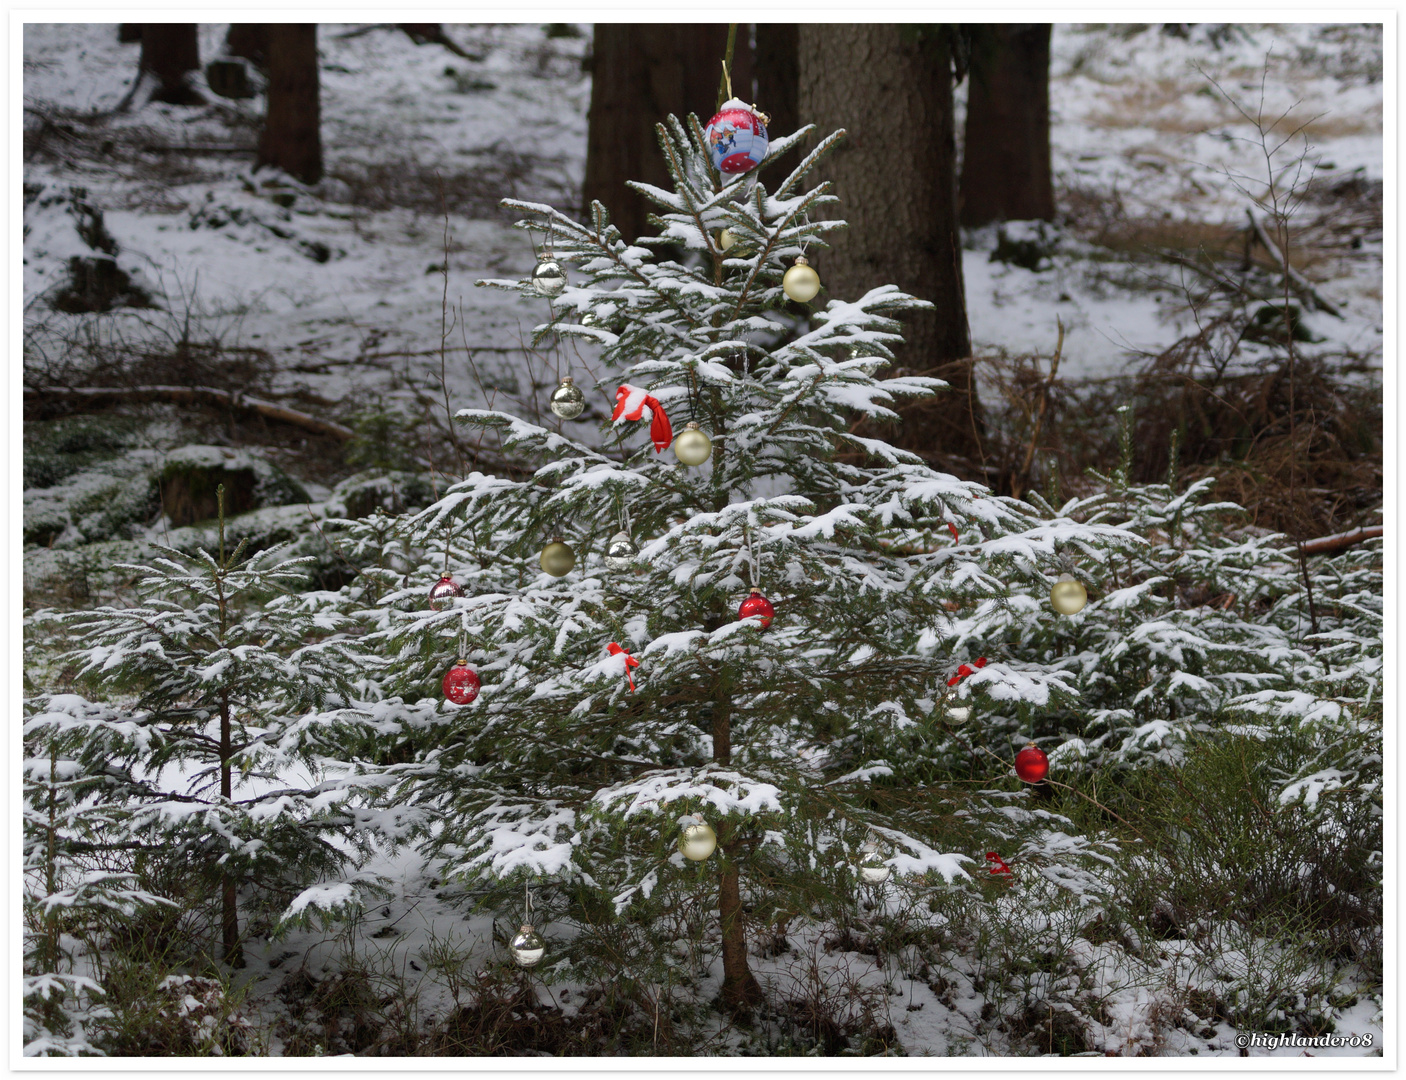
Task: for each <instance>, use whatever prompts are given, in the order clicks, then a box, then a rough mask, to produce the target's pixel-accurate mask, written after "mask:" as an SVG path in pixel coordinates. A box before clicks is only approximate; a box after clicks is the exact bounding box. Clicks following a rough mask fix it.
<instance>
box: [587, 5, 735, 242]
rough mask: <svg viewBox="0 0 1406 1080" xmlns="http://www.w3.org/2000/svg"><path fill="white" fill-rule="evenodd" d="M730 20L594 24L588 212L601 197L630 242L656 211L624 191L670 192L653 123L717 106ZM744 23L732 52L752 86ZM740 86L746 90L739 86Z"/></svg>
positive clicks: (704, 114)
mask: <svg viewBox="0 0 1406 1080" xmlns="http://www.w3.org/2000/svg"><path fill="white" fill-rule="evenodd" d="M726 50H727V25H726V24H725V23H664V24H659V23H597V24H596V28H595V42H594V45H593V47H592V61H591V111H590V126H589V127H588V129H587V133H586V179H585V182H584V183H583V185H582V198H583V202H584V213H585V214H586V216H587V219H588V220H589V217H590V208H591V202H592V201H593V200H599V201H600V202H602V203H604V204H605V206H606V208H607V209H608V210H609V211H610V219H611V221H613V222H614V223H615V225H616V227H617V228H619V230H620V234H621V235H622V236H623V237H624V238H625V240H626V241H628V242H633V241H634V240H636V239H638V238H639V237H641V236H644V235H647V234H648V233H650V232H652V231H653V230H651V229H650V228H649V225H648V223H647V222H646V220H645V216H646V214H648V213H650V212H652V211H653V209H654V206H653V204H652V203H650V202H649V200H647V199H646V198H645V197H644V196H643V195H640V194H639V193H638V192H635V191H633V190H632V189H630V188H627V187H626V186H625V181H627V180H638V181H642V182H643V183H646V184H653V185H654V186H655V187H662V188H664V189H665V190H669V189H671V188H672V186H673V185H672V182H671V181H670V179H669V172H668V170H667V169H666V168H665V167H664V155H663V153H662V152H661V151H660V149H659V140H658V138H657V137H656V135H655V133H654V125H655V124H657V123H660V122H661V121H663V120H664V118H665V117H666V116H668V115H669V114H670V113H672V114H673V115H675V116H677V117H679V119H681V120H682V119H684V118H685V117H687V115H688V114H689V113H690V112H692V113H697V114H698V117H699V119H700V120H701V121H703V122H704V123H707V122H708V119H709V118H710V117H711V116H712V115H713V112H714V111H715V109H714V107H715V106H716V105H717V103H718V84H719V82H720V80H721V79H722V60H723V57H724V55H725V54H726ZM750 52H751V51H750V49H749V48H748V46H747V33H746V27H745V26H739V27H738V31H737V41H736V43H735V45H734V52H733V65H732V68H733V76H732V79H733V87H734V90H735V91H736V92H738V93H745V92H746V88H750V86H751V80H752V75H751V56H750ZM739 88H743V89H739Z"/></svg>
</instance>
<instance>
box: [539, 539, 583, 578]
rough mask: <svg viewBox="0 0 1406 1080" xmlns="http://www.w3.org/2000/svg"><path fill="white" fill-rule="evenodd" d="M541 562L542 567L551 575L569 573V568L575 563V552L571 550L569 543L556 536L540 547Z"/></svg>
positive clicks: (558, 575) (557, 575) (559, 575)
mask: <svg viewBox="0 0 1406 1080" xmlns="http://www.w3.org/2000/svg"><path fill="white" fill-rule="evenodd" d="M541 562H542V569H543V570H545V571H546V572H547V573H549V574H551V575H552V577H561V576H562V575H563V574H569V573H570V572H571V568H572V567H573V566H575V565H576V552H574V551H572V550H571V545H570V544H568V543H566V542H565V541H563V540H562V539H561V538H560V537H558V538H556V539H554V540H553V541H552V542H551V543H550V544H548V545H547V546H546V547H544V548H543V549H542V560H541Z"/></svg>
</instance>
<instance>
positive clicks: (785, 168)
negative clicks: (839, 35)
mask: <svg viewBox="0 0 1406 1080" xmlns="http://www.w3.org/2000/svg"><path fill="white" fill-rule="evenodd" d="M743 29H744V27H738V28H737V33H738V35H739V36H740V35H741V34H742V31H743ZM754 33H755V40H756V50H755V53H754V55H753V57H752V70H753V72H754V73H755V76H756V78H755V85H756V87H757V98H756V102H755V104H756V106H757V108H759V109H761V110H762V111H763V112H765V113H767V114H768V115H770V116H771V124H770V125H769V126H768V128H767V130H768V131H769V132H770V133H771V134H772V135H773V136H776V135H790V134H791V133H792V132H793V131H795V130H796V129H797V128H798V127H800V126H801V123H802V121H801V114H800V111H799V109H798V108H797V103H796V95H797V93H798V92H799V90H800V60H799V57H798V56H797V53H796V48H797V45H798V43H799V42H800V34H801V28H800V26H799V25H798V24H797V23H757V25H756V28H755V30H754ZM803 149H804V148H803ZM801 153H802V151H801V150H795V151H792V152H791V153H789V154H787V155H786V156H785V157H782V158H779V159H778V160H777V161H776V162H775V163H774V164H772V165H769V166H767V168H768V169H769V170H771V172H772V173H773V174H774V175H775V176H776V177H778V178H784V177H785V176H786V175H787V174H788V173H789V172H790V171H791V170H792V169H794V168H795V167H796V165H797V164H798V163H799V162H800V159H801ZM771 186H772V187H775V186H776V185H775V182H773V183H772V185H771Z"/></svg>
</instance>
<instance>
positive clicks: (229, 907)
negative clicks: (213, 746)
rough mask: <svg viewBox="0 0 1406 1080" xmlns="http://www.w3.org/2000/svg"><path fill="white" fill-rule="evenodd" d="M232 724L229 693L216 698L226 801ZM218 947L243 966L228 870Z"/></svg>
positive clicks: (222, 789) (223, 880)
mask: <svg viewBox="0 0 1406 1080" xmlns="http://www.w3.org/2000/svg"><path fill="white" fill-rule="evenodd" d="M233 758H234V725H233V723H232V721H231V718H230V712H229V691H228V690H226V691H224V692H223V694H222V696H221V698H220V794H221V795H222V796H223V797H224V799H225V801H226V802H228V801H229V798H230V795H231V793H232V792H233V790H234V789H233V786H232V784H231V779H232V777H231V773H232V771H233V765H232V759H233ZM220 945H221V953H222V955H223V957H224V961H225V963H227V964H228V965H229V966H230V967H243V966H244V950H243V948H242V947H241V946H240V943H239V890H238V883H237V882H236V881H235V877H234V875H233V874H231V873H230V872H229V871H228V870H225V871H223V872H222V873H221V874H220Z"/></svg>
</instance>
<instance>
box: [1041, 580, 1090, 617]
mask: <svg viewBox="0 0 1406 1080" xmlns="http://www.w3.org/2000/svg"><path fill="white" fill-rule="evenodd" d="M1088 602H1089V593H1088V590H1086V589H1085V588H1084V586H1083V585H1081V584H1080V583H1079V582H1078V581H1076V580H1075V579H1074V577H1073V575H1072V574H1060V575H1059V580H1058V581H1056V582H1055V583H1054V587H1053V588H1052V589H1050V606H1051V607H1053V608H1054V609H1055V610H1056V611H1058V612H1059V613H1060V614H1061V615H1077V614H1078V613H1079V612H1080V611H1082V610H1084V605H1085V604H1087V603H1088Z"/></svg>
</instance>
